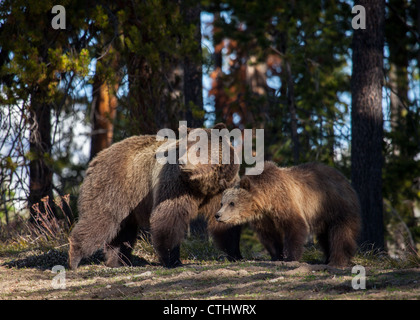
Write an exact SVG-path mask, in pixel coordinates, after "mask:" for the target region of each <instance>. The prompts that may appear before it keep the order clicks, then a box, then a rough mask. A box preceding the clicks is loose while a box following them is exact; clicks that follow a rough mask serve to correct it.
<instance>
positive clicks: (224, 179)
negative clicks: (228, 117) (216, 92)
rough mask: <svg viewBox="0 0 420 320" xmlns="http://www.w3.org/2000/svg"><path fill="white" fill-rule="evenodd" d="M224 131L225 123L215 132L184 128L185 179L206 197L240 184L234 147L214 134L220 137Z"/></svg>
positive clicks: (182, 171) (181, 165)
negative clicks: (220, 133) (221, 131)
mask: <svg viewBox="0 0 420 320" xmlns="http://www.w3.org/2000/svg"><path fill="white" fill-rule="evenodd" d="M222 129H226V126H225V125H224V124H223V123H219V124H216V125H215V126H214V127H213V128H211V129H201V128H197V129H192V128H182V127H181V128H180V132H181V130H186V132H187V139H186V140H184V143H185V145H186V148H185V146H184V150H185V149H186V152H185V151H184V152H182V151H181V150H182V141H181V140H180V141H179V145H178V146H179V148H180V149H179V150H180V151H179V156H180V159H179V169H180V174H181V178H182V179H183V180H184V181H185V182H186V183H188V185H190V186H191V187H193V188H194V189H195V190H196V191H199V192H201V193H202V194H204V195H214V194H217V193H219V192H221V191H223V190H225V189H226V188H229V187H231V186H233V185H235V184H236V183H237V182H238V181H239V175H238V172H239V161H238V160H237V155H236V154H235V150H234V148H233V146H232V145H231V143H230V141H227V142H226V140H225V142H223V137H221V136H219V135H217V134H212V130H213V133H215V132H217V133H218V132H219V131H220V130H222ZM224 143H225V145H224ZM223 153H225V156H226V155H227V157H226V158H223ZM226 153H227V154H226ZM235 157H236V161H235ZM226 159H227V161H226Z"/></svg>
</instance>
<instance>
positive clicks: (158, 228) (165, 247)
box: [150, 198, 198, 268]
mask: <svg viewBox="0 0 420 320" xmlns="http://www.w3.org/2000/svg"><path fill="white" fill-rule="evenodd" d="M188 200H189V199H188ZM194 210H195V212H196V211H197V210H198V207H197V206H196V205H195V203H194V202H192V201H191V200H189V201H187V200H186V199H182V198H178V199H177V198H175V199H167V200H164V201H162V202H161V203H159V204H158V205H157V206H156V207H155V208H154V209H153V212H152V215H151V218H150V231H151V235H152V243H153V247H154V248H155V250H156V253H157V254H158V256H159V261H160V262H161V263H162V264H163V265H164V266H165V267H167V268H174V267H177V266H180V265H181V264H182V263H181V260H180V245H181V242H182V240H183V239H184V237H185V234H186V232H187V229H188V225H189V223H190V217H191V216H193V215H192V213H193V212H194Z"/></svg>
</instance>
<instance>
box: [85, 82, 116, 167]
mask: <svg viewBox="0 0 420 320" xmlns="http://www.w3.org/2000/svg"><path fill="white" fill-rule="evenodd" d="M117 90H118V84H115V85H114V86H113V87H112V86H111V85H109V84H107V83H98V82H97V81H96V82H95V83H94V85H93V96H94V98H93V105H92V108H93V112H92V114H93V116H92V124H93V132H92V144H91V149H90V158H91V159H93V158H94V157H95V156H96V154H97V153H98V152H100V151H101V150H103V149H106V148H108V147H109V146H110V145H111V143H112V135H113V129H114V125H113V120H114V119H115V115H116V113H117V97H116V95H115V94H116V91H117Z"/></svg>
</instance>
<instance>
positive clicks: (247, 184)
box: [239, 176, 251, 191]
mask: <svg viewBox="0 0 420 320" xmlns="http://www.w3.org/2000/svg"><path fill="white" fill-rule="evenodd" d="M239 188H242V189H245V190H247V191H249V190H251V180H249V178H248V177H246V176H245V177H243V178H242V179H241V182H239Z"/></svg>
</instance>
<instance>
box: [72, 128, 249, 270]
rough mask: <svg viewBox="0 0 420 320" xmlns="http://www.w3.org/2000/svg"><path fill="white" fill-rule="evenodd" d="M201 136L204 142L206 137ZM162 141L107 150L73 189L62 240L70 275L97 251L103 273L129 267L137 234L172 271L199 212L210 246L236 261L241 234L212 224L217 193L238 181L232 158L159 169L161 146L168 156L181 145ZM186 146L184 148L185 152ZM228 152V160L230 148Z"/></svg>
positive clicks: (129, 142)
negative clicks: (70, 217) (70, 224)
mask: <svg viewBox="0 0 420 320" xmlns="http://www.w3.org/2000/svg"><path fill="white" fill-rule="evenodd" d="M222 128H226V127H225V125H224V124H218V125H216V126H215V127H214V128H213V129H222ZM185 129H186V128H185ZM188 130H191V129H188ZM203 130H205V132H207V134H208V136H209V137H210V129H203ZM169 140H170V139H168V140H167V141H158V140H157V136H154V135H144V136H133V137H130V138H127V139H125V140H123V141H121V142H118V143H115V144H113V145H112V146H110V147H109V148H107V149H105V150H103V151H102V152H100V153H99V154H98V155H97V156H96V157H95V158H94V159H93V160H92V161H91V163H90V164H89V167H88V169H87V171H86V177H85V179H84V182H83V184H82V186H81V188H80V194H79V199H78V209H79V220H78V222H77V224H76V225H75V227H74V228H73V230H72V232H71V234H70V239H69V242H70V250H69V267H70V268H72V269H76V268H77V266H78V264H79V262H80V260H81V259H82V258H83V257H88V256H90V255H92V254H93V253H94V252H95V251H97V250H98V249H103V250H104V252H105V258H106V265H107V266H111V267H116V266H120V265H122V264H129V263H130V258H131V251H132V248H133V246H134V243H135V240H136V236H137V232H138V229H139V227H146V228H150V231H151V236H152V243H153V246H154V248H155V250H156V252H157V254H158V256H159V259H160V261H161V263H162V264H164V265H165V266H166V267H174V266H177V265H178V264H180V260H179V246H180V243H181V241H182V239H183V238H184V236H185V233H186V230H187V228H188V224H189V222H190V220H192V219H194V218H196V217H197V214H198V213H199V212H200V213H203V214H204V215H205V217H207V219H208V220H209V230H210V232H211V233H213V236H214V237H215V242H216V244H218V245H219V247H221V249H223V250H225V251H226V252H227V253H228V255H229V256H230V257H231V258H232V259H238V258H241V256H240V252H239V236H240V234H239V232H240V230H238V229H233V231H232V229H230V228H229V227H226V226H222V228H221V225H219V224H218V223H217V222H215V219H214V214H215V212H216V211H217V210H218V207H219V203H220V199H221V194H222V191H223V190H224V189H226V188H227V187H230V186H233V185H234V184H235V183H238V181H239V176H238V170H239V165H238V164H234V162H233V161H234V160H233V159H234V157H233V156H232V157H231V158H230V161H231V162H230V164H222V162H221V161H220V162H219V163H216V164H212V163H211V161H209V162H208V164H200V163H199V164H195V165H194V164H191V163H190V162H187V163H185V164H179V160H178V159H177V160H176V161H177V162H176V163H175V164H170V163H166V164H161V162H159V161H158V160H157V157H156V153H157V151H158V148H159V147H160V146H162V145H163V144H164V143H166V144H168V143H169V145H170V146H169V147H168V149H167V150H168V152H169V150H170V148H175V149H176V151H177V152H178V154H179V155H180V153H181V152H179V151H180V150H179V144H180V140H173V141H169ZM210 140H211V139H208V141H209V150H211V144H210ZM193 145H194V144H193V143H192V142H191V141H188V142H187V150H189V148H190V147H192V146H193ZM216 146H217V145H216ZM229 147H230V152H231V154H233V153H234V150H233V147H232V146H231V145H230V146H229ZM219 148H221V143H220V144H219ZM219 151H220V150H219ZM220 154H221V152H220ZM210 156H211V153H210V152H209V155H208V157H209V158H210ZM211 220H213V221H211Z"/></svg>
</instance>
